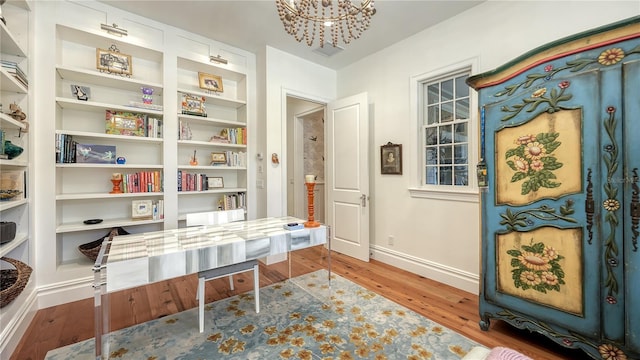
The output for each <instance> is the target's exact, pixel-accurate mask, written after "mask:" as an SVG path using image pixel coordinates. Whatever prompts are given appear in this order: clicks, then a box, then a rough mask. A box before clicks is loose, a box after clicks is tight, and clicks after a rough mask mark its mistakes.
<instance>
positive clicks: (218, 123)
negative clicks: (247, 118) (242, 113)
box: [178, 114, 246, 127]
mask: <svg viewBox="0 0 640 360" xmlns="http://www.w3.org/2000/svg"><path fill="white" fill-rule="evenodd" d="M178 119H181V120H186V121H189V122H194V123H203V124H208V125H211V126H227V127H244V126H246V124H245V123H242V122H239V121H233V120H223V119H216V118H211V117H204V116H194V115H185V114H178Z"/></svg>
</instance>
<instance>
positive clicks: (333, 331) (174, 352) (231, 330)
mask: <svg viewBox="0 0 640 360" xmlns="http://www.w3.org/2000/svg"><path fill="white" fill-rule="evenodd" d="M327 279H328V273H327V271H325V270H319V271H316V272H313V273H310V274H306V275H303V276H300V277H296V278H294V279H292V280H289V281H285V282H281V283H278V284H274V285H271V286H268V287H264V288H262V289H260V313H259V314H256V312H255V302H254V296H253V295H254V294H253V292H248V293H245V294H241V295H237V296H234V297H231V298H227V299H224V300H219V301H216V302H214V303H211V304H209V305H207V308H206V311H205V331H204V332H203V333H200V332H199V331H198V309H197V308H193V309H190V310H187V311H183V312H181V313H177V314H174V315H169V316H166V317H163V318H161V319H156V320H152V321H149V322H146V323H144V324H140V325H135V326H132V327H130V328H126V329H122V330H118V331H115V332H113V333H112V335H111V337H110V338H111V339H110V341H109V344H110V348H109V352H110V353H109V358H110V359H135V360H143V359H147V360H155V359H172V360H173V359H185V360H186V359H189V360H198V359H238V360H240V359H242V360H251V359H255V360H258V359H260V360H265V359H266V360H277V359H299V360H311V359H318V360H330V359H334V360H351V359H354V360H355V359H376V360H383V359H409V360H417V359H434V360H436V359H437V360H445V359H454V360H455V359H461V358H462V357H463V356H464V355H465V354H467V352H469V351H470V350H471V349H472V348H473V347H474V346H481V345H479V344H478V343H476V342H474V341H471V340H470V339H468V338H466V337H464V336H462V335H460V334H458V333H456V332H454V331H452V330H450V329H447V328H445V327H444V326H442V325H439V324H437V323H435V322H433V321H430V320H428V319H427V318H425V317H423V316H421V315H419V314H417V313H415V312H413V311H411V310H408V309H407V308H404V307H402V306H400V305H398V304H396V303H394V302H392V301H390V300H387V299H385V298H383V297H382V296H380V295H377V294H376V293H374V292H371V291H369V290H366V289H364V288H363V287H361V286H359V285H356V284H354V283H352V282H351V281H349V280H346V279H344V278H342V277H340V276H337V275H332V278H331V285H330V286H329V285H328V282H327ZM94 354H95V353H94V341H93V339H90V340H86V341H83V342H80V343H76V344H71V345H68V346H65V347H62V348H58V349H54V350H51V351H49V352H48V353H47V357H46V359H48V360H60V359H95V355H94Z"/></svg>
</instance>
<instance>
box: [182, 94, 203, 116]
mask: <svg viewBox="0 0 640 360" xmlns="http://www.w3.org/2000/svg"><path fill="white" fill-rule="evenodd" d="M204 101H205V98H204V97H203V96H194V95H191V94H182V104H181V105H182V113H183V114H185V115H196V116H204V117H206V116H207V112H206V110H205V109H204Z"/></svg>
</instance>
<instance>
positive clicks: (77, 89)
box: [70, 85, 91, 101]
mask: <svg viewBox="0 0 640 360" xmlns="http://www.w3.org/2000/svg"><path fill="white" fill-rule="evenodd" d="M70 86H71V92H72V93H73V95H75V96H76V98H77V99H78V100H82V101H87V100H89V97H90V96H91V88H89V87H88V86H80V85H70Z"/></svg>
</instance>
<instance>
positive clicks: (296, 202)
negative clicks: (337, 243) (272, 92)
mask: <svg viewBox="0 0 640 360" xmlns="http://www.w3.org/2000/svg"><path fill="white" fill-rule="evenodd" d="M325 112H326V104H323V103H319V102H315V101H312V100H307V99H303V98H299V97H294V96H289V95H288V96H287V131H286V133H287V140H286V141H287V146H286V149H287V159H290V160H293V161H289V162H288V163H287V164H288V166H287V215H289V216H294V217H297V218H301V219H306V218H307V216H308V214H307V190H306V187H305V184H304V182H305V175H314V176H315V180H316V186H315V189H314V210H315V211H314V217H315V220H316V221H319V222H320V223H324V222H325V198H326V191H325V151H326V150H325V145H324V143H325V142H324V137H325V126H324V119H325Z"/></svg>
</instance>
